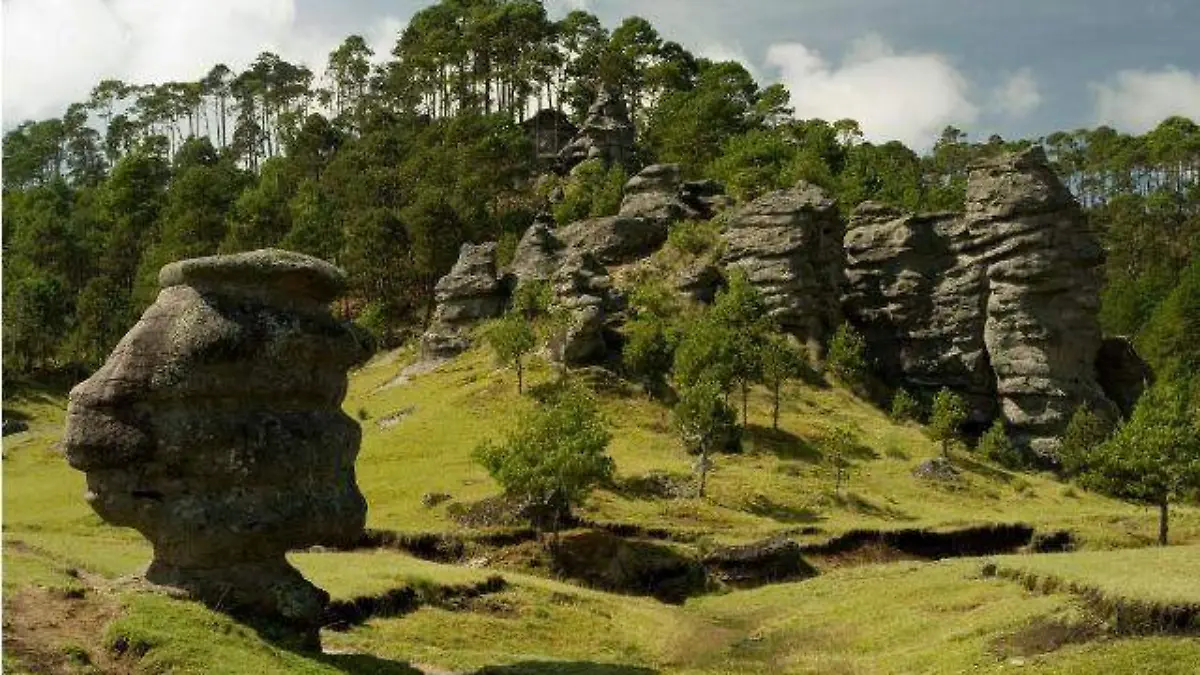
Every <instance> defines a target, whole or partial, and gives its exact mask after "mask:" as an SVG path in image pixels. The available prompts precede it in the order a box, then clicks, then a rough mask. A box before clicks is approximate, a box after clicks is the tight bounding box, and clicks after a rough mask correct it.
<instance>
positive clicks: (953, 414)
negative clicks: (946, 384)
mask: <svg viewBox="0 0 1200 675" xmlns="http://www.w3.org/2000/svg"><path fill="white" fill-rule="evenodd" d="M966 420H967V404H966V402H965V401H963V400H962V397H960V396H959V395H958V394H955V393H954V392H952V391H950V390H949V389H942V390H941V391H939V392H938V393H937V395H936V396H934V397H933V410H932V411H931V412H930V415H929V436H930V438H932V439H933V440H935V441H938V442H940V443H941V444H942V456H943V457H946V458H949V457H950V443H951V442H953V441H954V440H955V439H957V438H958V430H959V428H960V427H961V426H962V423H963V422H965V421H966Z"/></svg>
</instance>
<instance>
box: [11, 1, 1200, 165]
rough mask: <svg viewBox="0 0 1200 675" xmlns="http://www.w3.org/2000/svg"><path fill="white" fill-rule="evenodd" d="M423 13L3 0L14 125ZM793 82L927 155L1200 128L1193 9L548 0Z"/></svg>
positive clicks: (289, 53)
mask: <svg viewBox="0 0 1200 675" xmlns="http://www.w3.org/2000/svg"><path fill="white" fill-rule="evenodd" d="M424 4H426V3H424V2H416V1H413V0H342V1H341V2H335V1H333V0H173V1H172V2H162V1H160V0H4V4H3V12H4V17H3V18H4V28H3V31H4V48H3V49H4V62H3V81H2V84H0V86H2V87H3V114H4V125H5V127H11V126H12V125H13V124H14V123H16V122H19V121H20V120H21V119H24V118H27V117H45V116H48V115H57V114H61V111H62V109H63V108H65V106H66V105H67V104H68V103H70V102H71V101H75V100H81V99H83V98H85V97H86V96H87V92H88V90H89V89H90V88H91V86H92V85H93V84H94V83H95V82H96V81H98V80H99V79H100V78H103V77H117V78H120V79H125V80H127V81H134V82H145V81H159V80H164V79H191V78H196V77H198V76H199V75H200V74H202V73H203V72H204V71H205V70H206V69H207V67H208V66H210V65H212V64H213V63H216V62H225V63H228V64H229V65H231V66H233V67H235V68H236V67H239V66H241V65H244V64H245V63H247V62H249V61H250V60H251V59H253V57H254V56H255V55H256V54H257V53H258V52H260V51H262V50H268V49H269V50H273V51H277V52H279V53H280V54H282V55H283V56H284V57H285V58H289V59H293V60H301V61H304V62H306V63H308V64H309V65H310V67H313V68H314V69H315V70H319V68H320V66H321V64H323V62H324V59H325V56H326V55H327V54H328V52H329V50H330V49H332V48H333V47H334V46H336V45H337V43H338V42H340V41H341V39H342V38H344V37H345V36H346V35H348V34H350V33H359V34H362V35H364V36H365V37H367V38H368V40H369V41H370V42H371V43H372V44H373V45H375V46H376V47H377V48H378V49H379V50H380V51H381V52H386V51H387V50H388V49H389V48H390V45H391V44H392V42H394V39H395V35H396V33H397V32H398V31H399V30H401V29H402V28H403V26H404V25H405V23H406V22H407V20H408V18H409V17H410V16H411V15H412V13H413V12H414V11H415V10H416V9H418V8H419V7H421V6H423V5H424ZM547 6H548V7H549V8H550V11H551V12H552V14H556V15H561V14H563V13H565V12H566V11H568V10H569V9H573V8H585V9H588V10H589V11H592V12H594V13H596V14H597V15H598V16H599V17H600V18H601V19H602V20H603V21H604V22H605V23H606V24H607V25H609V26H614V25H616V24H617V23H618V22H619V21H620V20H621V18H622V17H625V16H629V15H632V14H640V15H642V16H645V17H646V18H648V19H650V20H651V22H652V23H653V24H654V25H655V26H656V27H657V28H658V29H659V31H660V32H661V33H662V35H663V36H664V37H665V38H667V39H673V40H676V41H678V42H681V43H683V44H684V45H685V46H687V47H688V48H689V49H692V50H693V51H695V52H697V53H699V54H702V55H705V56H709V57H711V58H737V59H738V60H741V61H743V62H745V63H746V64H747V65H748V66H749V67H750V69H751V71H752V72H754V73H755V75H756V76H757V77H758V78H759V79H760V81H761V82H763V83H768V82H774V81H782V82H784V83H785V84H787V85H788V86H789V88H791V89H792V91H793V98H794V104H795V107H796V108H797V110H798V113H799V114H800V115H801V116H804V117H818V116H819V117H826V118H838V117H853V118H856V119H858V120H859V121H860V122H861V123H862V125H863V128H864V130H865V131H866V133H867V135H868V136H869V137H871V138H872V139H873V140H879V141H882V140H887V139H890V138H899V139H901V140H903V141H905V142H907V143H909V144H912V145H915V146H918V147H920V146H924V145H928V143H930V142H931V141H932V139H933V136H935V135H936V133H937V132H938V131H940V129H941V128H942V127H944V126H945V125H947V124H955V125H956V126H959V127H960V128H963V129H965V130H967V131H969V132H970V133H971V135H972V136H973V137H986V136H987V135H988V134H991V133H1000V134H1002V135H1004V136H1005V137H1010V138H1011V137H1022V136H1039V135H1044V134H1047V133H1050V132H1052V131H1054V130H1057V129H1064V128H1066V129H1070V128H1075V127H1080V126H1091V125H1095V124H1097V123H1107V124H1111V125H1113V126H1116V127H1117V128H1120V129H1123V130H1127V131H1143V130H1145V129H1147V128H1149V127H1151V126H1153V124H1154V123H1155V122H1157V121H1158V120H1159V119H1161V118H1163V117H1166V116H1168V115H1171V114H1182V115H1186V116H1190V117H1192V118H1193V119H1200V48H1198V47H1197V43H1198V42H1200V38H1198V37H1197V36H1198V35H1200V1H1198V0H1149V1H1148V2H1130V1H1128V0H1052V1H1051V0H793V1H783V0H741V1H740V2H729V1H728V0H655V1H654V2H637V1H634V0H548V1H547Z"/></svg>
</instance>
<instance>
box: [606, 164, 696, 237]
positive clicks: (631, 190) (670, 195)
mask: <svg viewBox="0 0 1200 675" xmlns="http://www.w3.org/2000/svg"><path fill="white" fill-rule="evenodd" d="M681 180H682V179H681V176H680V172H679V165H678V164H652V165H650V166H648V167H646V168H645V169H642V170H641V172H639V173H638V174H637V175H636V176H634V177H633V178H630V179H629V182H628V183H626V184H625V187H624V190H623V193H624V198H623V199H622V200H621V215H622V216H626V217H629V218H646V219H648V220H655V221H662V222H667V223H669V222H674V221H676V220H680V219H681V218H685V217H687V216H688V209H687V206H686V205H685V204H684V203H683V201H682V200H681V199H680V188H681V186H682V184H681Z"/></svg>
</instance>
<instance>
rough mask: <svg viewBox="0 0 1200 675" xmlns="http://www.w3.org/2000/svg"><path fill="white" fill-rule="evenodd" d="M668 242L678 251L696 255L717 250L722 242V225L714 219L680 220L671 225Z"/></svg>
mask: <svg viewBox="0 0 1200 675" xmlns="http://www.w3.org/2000/svg"><path fill="white" fill-rule="evenodd" d="M667 243H668V244H669V245H670V246H671V247H672V248H674V249H676V250H678V251H682V252H684V253H690V254H691V255H695V256H699V255H703V254H704V253H707V252H709V251H715V250H717V247H718V246H720V243H721V231H720V225H718V224H717V223H715V222H713V221H707V222H705V221H696V220H682V221H679V222H678V223H675V224H674V225H672V226H671V229H670V231H669V232H668V234H667Z"/></svg>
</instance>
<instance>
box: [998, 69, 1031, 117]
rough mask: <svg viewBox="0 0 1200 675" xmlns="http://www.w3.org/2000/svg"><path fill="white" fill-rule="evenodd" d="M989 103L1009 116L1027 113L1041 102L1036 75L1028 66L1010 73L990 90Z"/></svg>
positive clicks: (1023, 115)
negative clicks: (997, 85)
mask: <svg viewBox="0 0 1200 675" xmlns="http://www.w3.org/2000/svg"><path fill="white" fill-rule="evenodd" d="M991 104H992V106H993V107H994V108H996V109H998V110H999V111H1000V112H1001V113H1003V114H1004V115H1006V116H1007V117H1010V118H1021V117H1025V116H1027V115H1029V114H1030V113H1032V112H1033V111H1034V110H1037V108H1038V106H1040V105H1041V104H1042V93H1041V89H1040V87H1039V85H1038V80H1037V77H1036V76H1035V75H1034V74H1033V71H1032V70H1030V69H1029V68H1022V69H1021V70H1018V71H1017V72H1015V73H1012V74H1011V75H1009V76H1008V77H1007V78H1005V80H1004V82H1003V83H1002V84H1001V85H1000V86H999V87H997V88H996V90H995V91H993V92H992V99H991Z"/></svg>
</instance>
